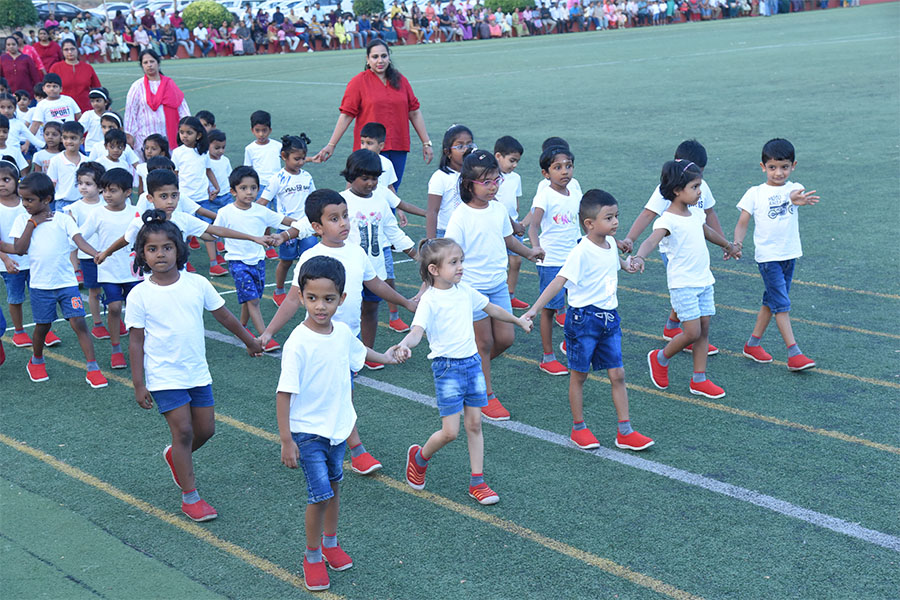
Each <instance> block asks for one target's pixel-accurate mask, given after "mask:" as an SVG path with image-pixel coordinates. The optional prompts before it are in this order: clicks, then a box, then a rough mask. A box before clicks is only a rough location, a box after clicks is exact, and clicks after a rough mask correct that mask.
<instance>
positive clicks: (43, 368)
mask: <svg viewBox="0 0 900 600" xmlns="http://www.w3.org/2000/svg"><path fill="white" fill-rule="evenodd" d="M25 371H26V372H27V373H28V378H29V379H31V380H32V381H33V382H35V383H40V382H41V381H47V380H48V379H50V376H49V375H47V365H36V364H34V363H33V362H31V359H30V358H29V359H28V364H27V365H25Z"/></svg>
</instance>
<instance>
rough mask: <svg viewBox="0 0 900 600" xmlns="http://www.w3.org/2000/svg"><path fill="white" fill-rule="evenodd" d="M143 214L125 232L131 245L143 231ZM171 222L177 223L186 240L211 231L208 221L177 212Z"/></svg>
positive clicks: (126, 239)
mask: <svg viewBox="0 0 900 600" xmlns="http://www.w3.org/2000/svg"><path fill="white" fill-rule="evenodd" d="M142 214H143V213H138V216H136V217H135V218H133V219H132V220H131V223H129V224H128V229H126V230H125V241H126V242H128V243H129V244H134V240H135V239H137V234H138V232H139V231H140V230H141V227H143V226H144V222H143V221H142V220H141V215H142ZM169 220H170V221H172V222H173V223H175V225H176V226H177V227H178V229H180V230H181V233H182V235H184V239H185V240H187V239H188V238H189V237H191V236H192V235H193V236H201V235H203V234H204V233H206V230H207V229H209V223H207V222H206V221H202V220H200V219H198V218H197V217H195V216H194V215H189V214H187V213H183V212H178V211H177V210H176V211H175V212H173V213H172V216H171V217H169Z"/></svg>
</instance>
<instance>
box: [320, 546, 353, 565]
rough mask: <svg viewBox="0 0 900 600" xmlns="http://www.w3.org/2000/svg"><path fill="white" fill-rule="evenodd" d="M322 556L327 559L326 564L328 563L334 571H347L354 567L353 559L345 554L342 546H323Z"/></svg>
mask: <svg viewBox="0 0 900 600" xmlns="http://www.w3.org/2000/svg"><path fill="white" fill-rule="evenodd" d="M322 556H323V557H324V558H325V562H327V563H328V568H329V569H331V570H332V571H346V570H347V569H349V568H350V567H352V566H353V559H352V558H350V555H349V554H347V553H346V552H344V549H343V548H341V545H340V544H338V545H337V546H335V547H334V548H326V547H325V545H324V544H322Z"/></svg>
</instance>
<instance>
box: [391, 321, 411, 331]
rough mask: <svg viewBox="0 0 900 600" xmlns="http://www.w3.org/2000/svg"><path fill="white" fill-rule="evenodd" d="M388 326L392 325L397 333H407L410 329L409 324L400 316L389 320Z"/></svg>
mask: <svg viewBox="0 0 900 600" xmlns="http://www.w3.org/2000/svg"><path fill="white" fill-rule="evenodd" d="M388 327H390V328H391V329H393V330H394V331H396V332H397V333H406V332H407V331H409V325H407V324H406V323H404V322H403V319H400V318H397V319H394V320H392V321H388Z"/></svg>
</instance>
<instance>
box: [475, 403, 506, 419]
mask: <svg viewBox="0 0 900 600" xmlns="http://www.w3.org/2000/svg"><path fill="white" fill-rule="evenodd" d="M481 414H482V415H483V416H484V418H485V419H488V420H490V421H509V411H508V410H506V409H505V408H504V407H503V405H502V404H500V400H498V399H497V398H491V399H490V400H488V405H487V406H484V407H482V409H481Z"/></svg>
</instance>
